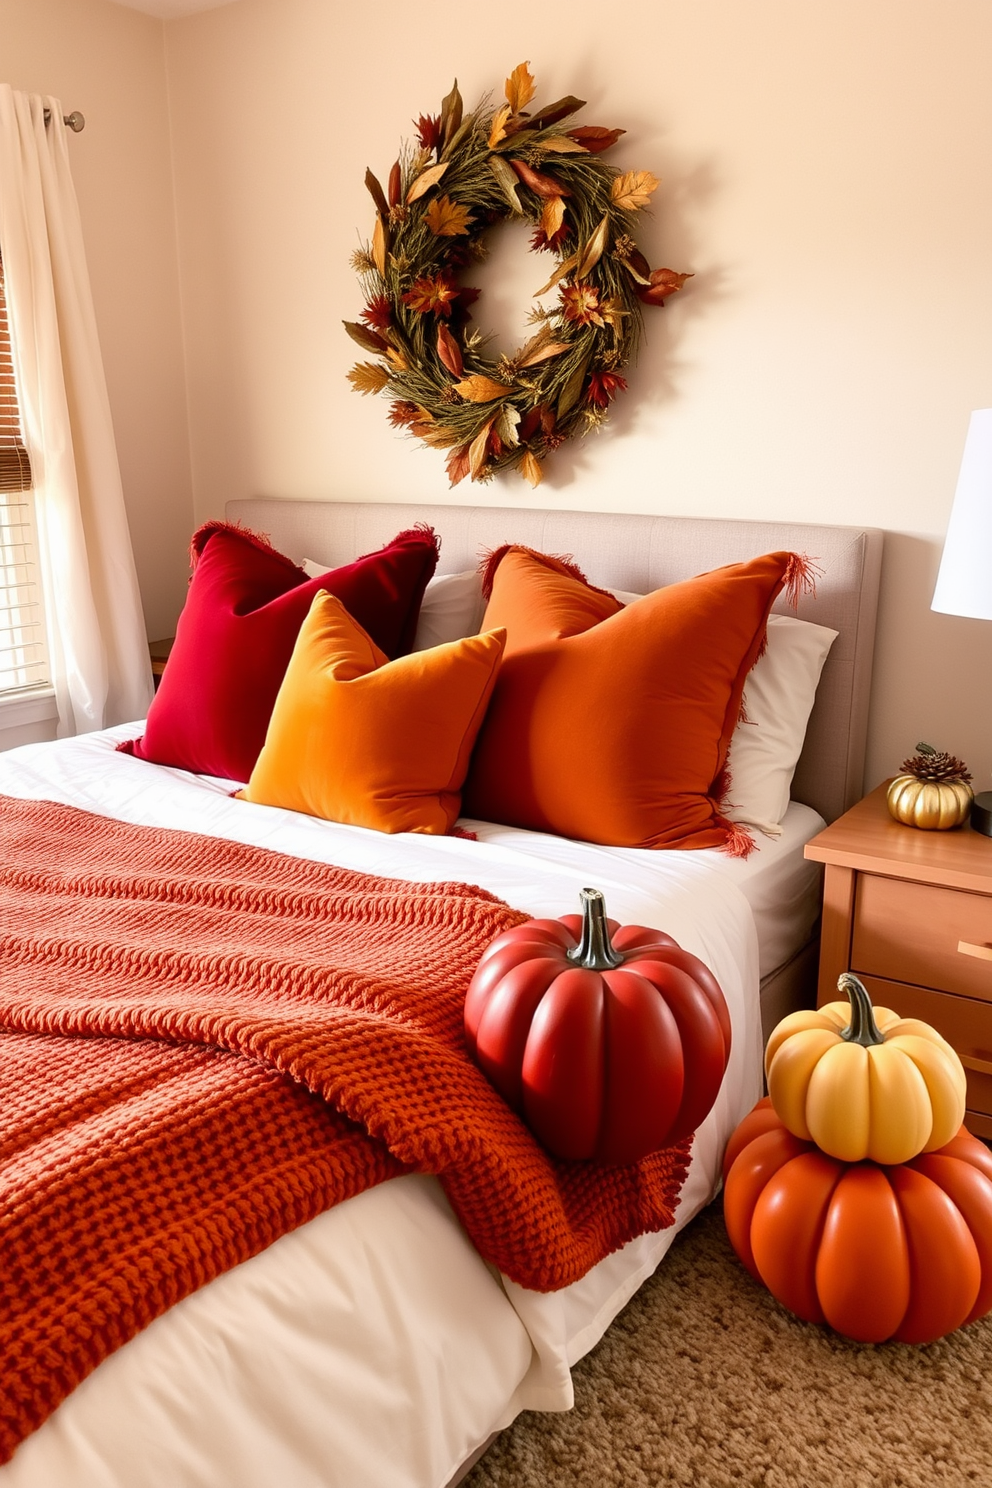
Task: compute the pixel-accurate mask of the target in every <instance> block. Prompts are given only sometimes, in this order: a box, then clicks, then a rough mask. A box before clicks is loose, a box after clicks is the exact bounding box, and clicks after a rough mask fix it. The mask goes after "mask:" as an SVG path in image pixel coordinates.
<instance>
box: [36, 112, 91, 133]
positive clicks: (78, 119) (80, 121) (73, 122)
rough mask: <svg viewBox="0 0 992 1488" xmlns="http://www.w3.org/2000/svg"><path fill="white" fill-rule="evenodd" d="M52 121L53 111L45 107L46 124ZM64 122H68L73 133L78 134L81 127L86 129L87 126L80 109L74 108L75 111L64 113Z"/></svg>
mask: <svg viewBox="0 0 992 1488" xmlns="http://www.w3.org/2000/svg"><path fill="white" fill-rule="evenodd" d="M51 122H52V111H51V109H50V108H46V109H45V123H46V124H50V123H51ZM62 123H63V124H67V125H68V126H69V128H70V129H71V130H72V132H73V134H78V133H79V131H80V130H81V129H85V127H86V120H85V119H84V118H83V116H82V114H81V113H80V112H79V110H78V109H73V111H72V113H71V114H63V115H62Z"/></svg>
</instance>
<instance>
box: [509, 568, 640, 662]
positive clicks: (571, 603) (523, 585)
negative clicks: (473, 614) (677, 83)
mask: <svg viewBox="0 0 992 1488" xmlns="http://www.w3.org/2000/svg"><path fill="white" fill-rule="evenodd" d="M497 574H498V575H499V582H498V583H497V581H496V575H497ZM482 592H483V594H484V595H485V597H486V599H488V601H489V604H488V606H487V608H486V613H485V617H484V619H483V622H482V626H483V629H484V630H495V629H496V628H497V626H502V627H503V629H504V630H505V631H506V650H505V651H504V653H503V657H504V660H505V659H506V657H507V656H512V655H513V653H514V652H515V651H521V650H526V649H527V648H529V647H531V646H535V645H536V644H537V643H538V641H560V640H563V639H564V638H565V636H573V635H579V634H580V633H581V632H582V631H583V630H588V629H589V627H590V625H598V624H599V622H600V620H607V619H609V617H610V616H611V615H618V614H619V613H620V611H621V610H622V609H623V605H622V603H621V602H620V600H618V599H617V598H616V596H615V595H613V594H611V593H610V592H609V590H607V589H596V588H594V587H593V585H592V584H590V583H588V582H587V581H586V579H585V577H584V575H583V574H582V572H581V571H580V570H579V569H578V568H576V566H575V564H574V563H572V562H571V561H570V560H569V559H567V558H555V557H552V556H551V554H549V553H535V552H534V550H533V549H532V548H522V547H516V546H509V545H508V546H506V547H502V548H497V549H496V551H495V552H494V553H492V554H491V555H490V557H489V560H488V562H487V563H486V565H485V567H484V569H483V573H482Z"/></svg>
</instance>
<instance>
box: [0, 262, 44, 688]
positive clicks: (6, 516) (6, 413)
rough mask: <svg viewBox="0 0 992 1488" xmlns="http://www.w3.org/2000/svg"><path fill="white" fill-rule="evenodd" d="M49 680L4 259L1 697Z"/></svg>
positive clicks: (0, 297) (0, 306)
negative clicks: (11, 342)
mask: <svg viewBox="0 0 992 1488" xmlns="http://www.w3.org/2000/svg"><path fill="white" fill-rule="evenodd" d="M48 685H49V671H48V648H47V645H46V641H45V607H44V596H43V594H42V590H41V576H40V573H39V570H38V549H37V538H36V534H35V525H34V501H33V498H32V495H31V462H30V460H29V459H28V454H27V450H26V449H25V448H24V441H23V439H22V437H21V419H20V412H19V409H18V405H17V390H16V388H15V387H14V364H13V358H12V356H11V350H10V332H9V329H8V325H7V302H6V299H5V296H4V284H3V263H2V261H0V698H5V697H10V696H12V695H13V694H24V693H26V692H32V691H35V690H37V689H38V688H42V687H47V686H48Z"/></svg>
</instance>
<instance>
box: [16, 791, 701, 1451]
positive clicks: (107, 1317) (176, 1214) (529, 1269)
mask: <svg viewBox="0 0 992 1488" xmlns="http://www.w3.org/2000/svg"><path fill="white" fill-rule="evenodd" d="M524 918H526V916H524V915H521V914H518V913H517V912H516V911H514V910H512V909H509V908H508V907H507V906H506V905H505V904H503V903H501V902H500V901H499V900H497V899H495V898H494V897H493V896H492V895H491V894H488V893H485V892H484V891H483V890H481V889H476V888H472V887H468V886H466V885H463V884H457V883H448V884H407V883H401V882H397V881H395V880H389V879H380V878H372V877H369V876H366V875H362V874H359V873H353V872H349V871H346V870H343V869H339V868H334V867H328V866H326V865H323V864H318V863H312V862H308V861H303V860H300V859H297V858H290V857H286V856H284V855H282V854H279V853H275V852H268V851H264V850H262V849H258V848H253V847H244V846H241V845H240V844H237V843H231V842H226V841H220V840H217V839H215V838H209V837H200V836H195V835H193V834H190V833H185V832H177V831H167V830H160V829H154V828H147V827H135V826H130V825H127V824H124V823H120V822H115V821H110V820H107V819H105V818H102V817H96V816H91V815H89V814H88V813H85V812H81V811H78V810H75V809H73V808H70V807H64V806H58V805H52V804H49V803H46V802H38V801H19V800H13V799H10V798H6V797H0V1461H4V1460H6V1459H7V1458H8V1457H9V1456H10V1455H11V1453H12V1452H13V1450H14V1448H15V1446H16V1445H17V1443H18V1441H19V1440H21V1439H22V1438H23V1437H24V1436H25V1435H27V1433H28V1432H30V1431H32V1430H33V1429H34V1428H35V1427H37V1426H38V1425H39V1424H40V1423H41V1422H42V1421H43V1420H44V1419H45V1417H46V1416H47V1415H48V1414H49V1413H50V1412H51V1411H52V1410H53V1409H54V1408H55V1406H56V1405H57V1404H58V1403H59V1401H60V1400H61V1399H62V1398H63V1397H64V1396H65V1395H66V1394H68V1392H69V1391H70V1390H71V1389H72V1388H73V1387H74V1386H75V1385H76V1384H78V1383H79V1381H80V1380H81V1379H82V1378H83V1377H84V1376H85V1375H86V1374H88V1373H89V1372H90V1371H91V1370H92V1369H93V1368H94V1367H95V1366H96V1365H97V1364H98V1363H99V1362H100V1360H101V1359H102V1358H104V1357H105V1356H106V1355H107V1354H108V1353H110V1352H111V1351H112V1350H113V1349H115V1348H117V1347H119V1346H120V1344H122V1343H123V1342H125V1341H126V1340H127V1339H128V1338H130V1337H132V1336H133V1335H134V1334H135V1333H137V1332H138V1331H139V1330H140V1329H141V1328H142V1327H144V1326H145V1325H146V1324H147V1323H148V1322H150V1321H151V1319H152V1318H154V1317H156V1316H157V1315H158V1314H160V1313H162V1312H164V1311H165V1309H166V1308H167V1307H169V1306H170V1305H171V1304H172V1303H173V1302H176V1301H178V1300H179V1298H181V1297H183V1296H186V1295H187V1294H188V1293H190V1292H192V1291H194V1290H195V1289H196V1288H197V1287H200V1286H202V1285H203V1284H204V1283H205V1282H207V1281H209V1280H210V1279H211V1278H212V1277H214V1276H217V1275H218V1274H219V1273H220V1272H222V1271H224V1270H226V1269H228V1268H230V1267H231V1266H234V1265H236V1264H237V1263H238V1262H240V1261H242V1260H245V1259H246V1258H247V1257H248V1256H250V1255H253V1254H255V1253H256V1252H257V1251H260V1250H262V1249H264V1248H265V1246H267V1245H269V1244H271V1243H272V1241H273V1240H275V1239H276V1238H277V1237H278V1236H279V1235H281V1234H283V1233H285V1232H286V1231H288V1230H291V1229H293V1228H295V1227H296V1226H297V1225H300V1224H302V1223H303V1222H304V1221H306V1220H308V1219H310V1218H312V1217H313V1216H314V1215H316V1214H318V1213H320V1212H321V1211H322V1210H324V1209H327V1208H329V1207H330V1206H331V1205H332V1204H336V1203H338V1202H340V1201H341V1200H342V1199H346V1198H348V1197H349V1196H351V1195H352V1194H355V1193H357V1192H359V1191H361V1190H362V1189H364V1188H368V1187H371V1186H372V1185H373V1184H376V1183H380V1182H382V1181H383V1179H386V1178H390V1177H393V1176H395V1175H397V1174H400V1173H402V1172H405V1171H410V1170H415V1171H418V1172H427V1173H436V1174H437V1175H438V1177H439V1178H440V1181H441V1183H442V1184H443V1186H444V1188H445V1191H446V1193H447V1194H448V1197H449V1199H450V1200H451V1203H452V1205H453V1206H454V1208H455V1210H456V1212H457V1213H458V1215H459V1217H460V1218H461V1220H462V1222H463V1224H464V1226H465V1228H466V1230H467V1231H468V1233H469V1235H470V1236H471V1238H472V1240H473V1241H474V1243H475V1245H476V1246H477V1248H478V1250H479V1251H480V1253H481V1254H482V1256H483V1257H484V1258H485V1259H486V1260H488V1261H491V1262H493V1263H494V1264H495V1265H496V1266H498V1267H499V1268H500V1270H502V1271H504V1272H505V1273H506V1274H507V1275H508V1276H510V1277H512V1278H513V1279H514V1280H516V1281H518V1282H520V1283H521V1284H523V1285H524V1286H528V1287H534V1288H538V1289H541V1290H551V1289H554V1288H557V1287H561V1286H564V1285H565V1284H567V1283H568V1282H570V1281H573V1280H575V1279H576V1278H577V1277H579V1276H581V1275H582V1274H583V1273H584V1272H585V1271H587V1270H588V1268H589V1267H590V1266H592V1265H593V1264H594V1263H595V1262H596V1261H598V1260H600V1259H601V1258H602V1257H603V1256H605V1255H607V1254H609V1252H611V1251H612V1250H615V1249H616V1248H617V1247H618V1246H619V1245H621V1244H623V1243H624V1242H625V1241H626V1240H628V1239H630V1238H632V1237H633V1236H634V1235H637V1234H640V1233H642V1232H643V1231H645V1230H651V1229H661V1228H664V1227H665V1226H667V1225H669V1224H671V1223H672V1218H673V1210H674V1207H675V1204H676V1202H677V1197H678V1193H679V1189H680V1187H681V1184H682V1182H683V1180H684V1177H685V1170H686V1165H687V1161H688V1144H687V1143H686V1144H683V1145H682V1146H681V1147H678V1148H673V1149H671V1150H670V1151H668V1152H664V1153H660V1154H658V1155H656V1156H654V1157H652V1158H649V1159H647V1160H646V1161H644V1162H642V1163H639V1164H637V1165H636V1166H635V1167H630V1168H613V1169H610V1168H596V1167H593V1166H590V1165H587V1164H581V1163H574V1164H569V1163H562V1162H558V1161H555V1160H553V1159H551V1158H550V1157H549V1156H548V1155H547V1153H545V1152H544V1151H543V1149H542V1148H541V1147H540V1146H539V1145H538V1144H537V1142H536V1141H535V1140H534V1139H533V1137H531V1135H530V1133H529V1132H528V1130H527V1129H526V1127H525V1126H524V1125H523V1124H522V1123H521V1122H520V1121H519V1120H518V1118H517V1117H516V1116H515V1115H514V1114H513V1113H512V1112H511V1111H510V1110H509V1108H508V1107H507V1106H506V1105H504V1103H503V1101H502V1100H501V1099H500V1097H499V1096H498V1095H497V1094H496V1093H495V1091H494V1090H493V1089H492V1088H491V1086H490V1085H489V1084H488V1083H487V1081H486V1080H485V1078H484V1077H483V1076H482V1074H481V1073H480V1072H479V1070H478V1069H477V1068H476V1067H475V1065H474V1064H473V1063H472V1062H471V1060H470V1059H469V1057H468V1055H467V1053H466V1050H465V1045H464V1039H463V1035H462V1004H463V1001H464V996H465V990H466V987H467V985H468V982H469V979H470V977H471V975H472V972H473V970H474V968H475V965H476V962H477V960H478V958H479V955H480V954H481V952H482V950H483V948H484V947H485V945H486V944H487V943H488V942H489V941H490V940H491V939H492V937H493V936H494V935H496V934H498V933H499V931H501V930H503V929H505V928H507V927H508V926H509V925H512V924H516V923H519V922H520V921H521V920H523V919H524Z"/></svg>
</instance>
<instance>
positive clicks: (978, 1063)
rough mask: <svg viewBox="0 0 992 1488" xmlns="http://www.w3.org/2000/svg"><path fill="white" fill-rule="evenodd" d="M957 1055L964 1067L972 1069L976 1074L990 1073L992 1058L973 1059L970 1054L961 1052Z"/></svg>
mask: <svg viewBox="0 0 992 1488" xmlns="http://www.w3.org/2000/svg"><path fill="white" fill-rule="evenodd" d="M959 1057H960V1060H961V1063H962V1064H963V1065H964V1067H965V1069H970V1070H974V1071H975V1073H976V1075H992V1060H989V1059H973V1058H972V1056H971V1055H970V1054H961V1055H960V1056H959Z"/></svg>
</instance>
